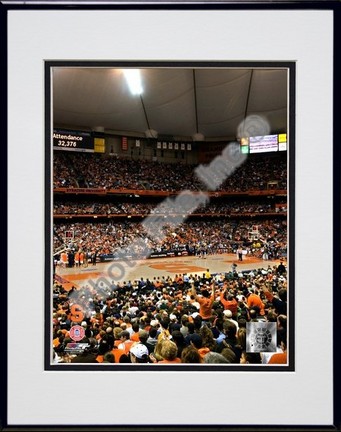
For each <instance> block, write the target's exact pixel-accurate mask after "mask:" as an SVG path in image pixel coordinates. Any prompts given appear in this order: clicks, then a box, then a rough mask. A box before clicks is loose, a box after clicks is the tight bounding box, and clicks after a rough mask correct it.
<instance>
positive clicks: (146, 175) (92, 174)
mask: <svg viewBox="0 0 341 432" xmlns="http://www.w3.org/2000/svg"><path fill="white" fill-rule="evenodd" d="M195 167H196V166H195V165H191V164H180V163H164V162H158V161H149V160H132V159H119V158H117V157H113V156H108V157H103V156H102V155H98V154H87V153H80V154H79V153H77V154H73V153H72V154H65V153H62V152H55V154H54V160H53V186H54V188H56V187H69V186H72V187H88V188H106V189H135V190H143V189H147V190H164V191H179V190H185V189H189V190H205V185H204V184H203V183H201V182H200V181H199V179H198V178H197V177H196V176H195V171H194V170H195ZM286 167H287V161H286V155H282V154H281V155H277V157H275V158H274V157H266V156H263V157H261V158H258V157H256V158H254V157H249V158H248V159H247V160H246V162H245V163H244V164H243V165H241V166H240V167H239V168H238V169H237V170H236V171H235V173H233V174H232V175H231V176H229V177H228V178H227V179H226V180H225V181H224V182H223V184H222V185H221V186H220V187H219V188H218V189H217V190H223V191H231V192H241V191H247V190H253V189H257V190H262V189H267V188H268V183H269V182H277V184H276V188H278V189H286V188H287V168H286Z"/></svg>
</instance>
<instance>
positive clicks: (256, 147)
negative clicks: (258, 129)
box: [240, 133, 287, 154]
mask: <svg viewBox="0 0 341 432" xmlns="http://www.w3.org/2000/svg"><path fill="white" fill-rule="evenodd" d="M240 148H241V152H242V153H245V154H246V153H250V154H252V153H269V152H277V151H286V150H287V134H286V133H282V134H275V135H264V136H254V137H247V138H241V140H240Z"/></svg>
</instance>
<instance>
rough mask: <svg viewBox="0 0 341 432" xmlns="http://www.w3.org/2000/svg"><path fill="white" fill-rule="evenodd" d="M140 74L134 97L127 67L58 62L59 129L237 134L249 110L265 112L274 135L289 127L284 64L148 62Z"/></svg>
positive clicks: (55, 94) (213, 136) (173, 134)
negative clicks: (208, 66) (238, 65)
mask: <svg viewBox="0 0 341 432" xmlns="http://www.w3.org/2000/svg"><path fill="white" fill-rule="evenodd" d="M140 74H141V85H142V88H143V91H142V93H141V94H137V95H133V94H132V93H131V92H130V90H129V88H128V85H127V81H126V79H125V76H124V73H123V69H118V68H107V67H103V68H97V67H96V68H89V67H54V68H53V80H52V82H53V84H52V88H53V91H52V95H53V124H54V127H64V128H80V129H84V130H99V131H101V130H104V131H106V132H108V133H115V132H116V133H126V134H129V135H131V136H155V137H158V138H162V137H167V138H169V137H173V138H174V139H193V136H195V137H196V138H195V139H197V140H202V139H203V138H204V139H206V140H213V139H219V138H228V139H234V138H235V137H236V136H237V129H238V126H239V125H240V124H241V122H242V121H243V120H244V119H245V118H246V117H247V116H250V115H260V116H262V117H263V118H264V119H265V120H267V122H268V123H269V126H270V128H269V129H270V130H269V132H270V133H280V132H287V121H288V119H287V105H288V90H287V88H288V85H287V83H288V78H287V70H286V69H261V68H259V69H257V68H256V69H250V68H215V69H203V68H196V69H188V68H145V69H140ZM195 134H202V135H203V137H201V138H200V135H195Z"/></svg>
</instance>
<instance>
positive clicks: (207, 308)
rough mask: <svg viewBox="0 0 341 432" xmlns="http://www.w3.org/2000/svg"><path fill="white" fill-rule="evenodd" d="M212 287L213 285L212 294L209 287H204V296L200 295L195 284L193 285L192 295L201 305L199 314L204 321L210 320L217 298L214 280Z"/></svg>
mask: <svg viewBox="0 0 341 432" xmlns="http://www.w3.org/2000/svg"><path fill="white" fill-rule="evenodd" d="M211 287H212V294H211V295H210V293H209V291H208V290H207V289H203V290H202V292H201V294H202V296H198V295H197V291H196V289H195V286H194V284H193V285H192V295H193V296H194V298H195V300H196V301H197V302H198V303H199V305H200V310H199V315H200V316H201V318H202V319H203V321H208V320H209V319H210V318H211V317H212V306H213V302H214V300H215V282H214V281H213V282H212V284H211Z"/></svg>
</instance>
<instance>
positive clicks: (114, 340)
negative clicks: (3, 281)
mask: <svg viewBox="0 0 341 432" xmlns="http://www.w3.org/2000/svg"><path fill="white" fill-rule="evenodd" d="M75 305H77V314H75V312H74V310H75V309H76V306H75ZM257 322H263V323H264V322H272V323H275V327H276V332H275V333H276V334H274V335H273V337H274V338H275V341H276V344H275V347H274V348H273V350H272V352H266V350H264V352H261V353H259V352H258V353H257V352H253V353H252V352H251V353H250V352H248V351H250V350H247V345H246V344H247V338H248V335H247V333H248V326H249V323H252V324H253V323H257ZM73 325H81V326H82V327H83V329H84V337H83V339H81V340H80V341H79V342H80V343H82V344H85V345H84V346H85V348H83V349H82V350H80V351H79V352H78V353H73V352H72V349H71V348H70V346H71V347H74V346H75V344H72V342H73V341H72V339H71V338H70V330H71V328H72V326H73ZM70 344H71V345H70ZM53 362H54V363H60V362H72V363H150V364H155V365H162V364H186V363H187V364H203V365H204V364H217V363H219V364H221V363H222V364H239V363H241V364H245V363H251V364H285V363H287V269H286V267H285V266H284V265H283V264H282V263H281V264H279V265H278V266H272V267H271V266H270V265H269V266H268V267H267V268H265V267H264V268H263V269H258V270H251V271H248V272H241V273H237V272H236V271H229V272H227V273H221V274H214V275H211V274H210V272H209V269H207V271H206V272H204V273H203V274H202V275H199V274H188V275H187V274H177V275H175V276H174V277H170V276H168V277H154V278H153V279H151V280H149V279H146V280H144V279H143V278H140V279H139V280H134V281H125V282H121V283H117V284H115V283H113V284H112V285H111V286H110V287H109V286H106V287H105V288H102V289H101V290H99V289H98V287H97V285H95V284H93V285H89V284H84V286H82V287H81V288H80V289H78V290H76V289H74V288H72V289H71V290H69V291H66V290H65V289H63V287H62V285H61V284H59V283H58V280H56V281H55V283H54V287H53Z"/></svg>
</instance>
